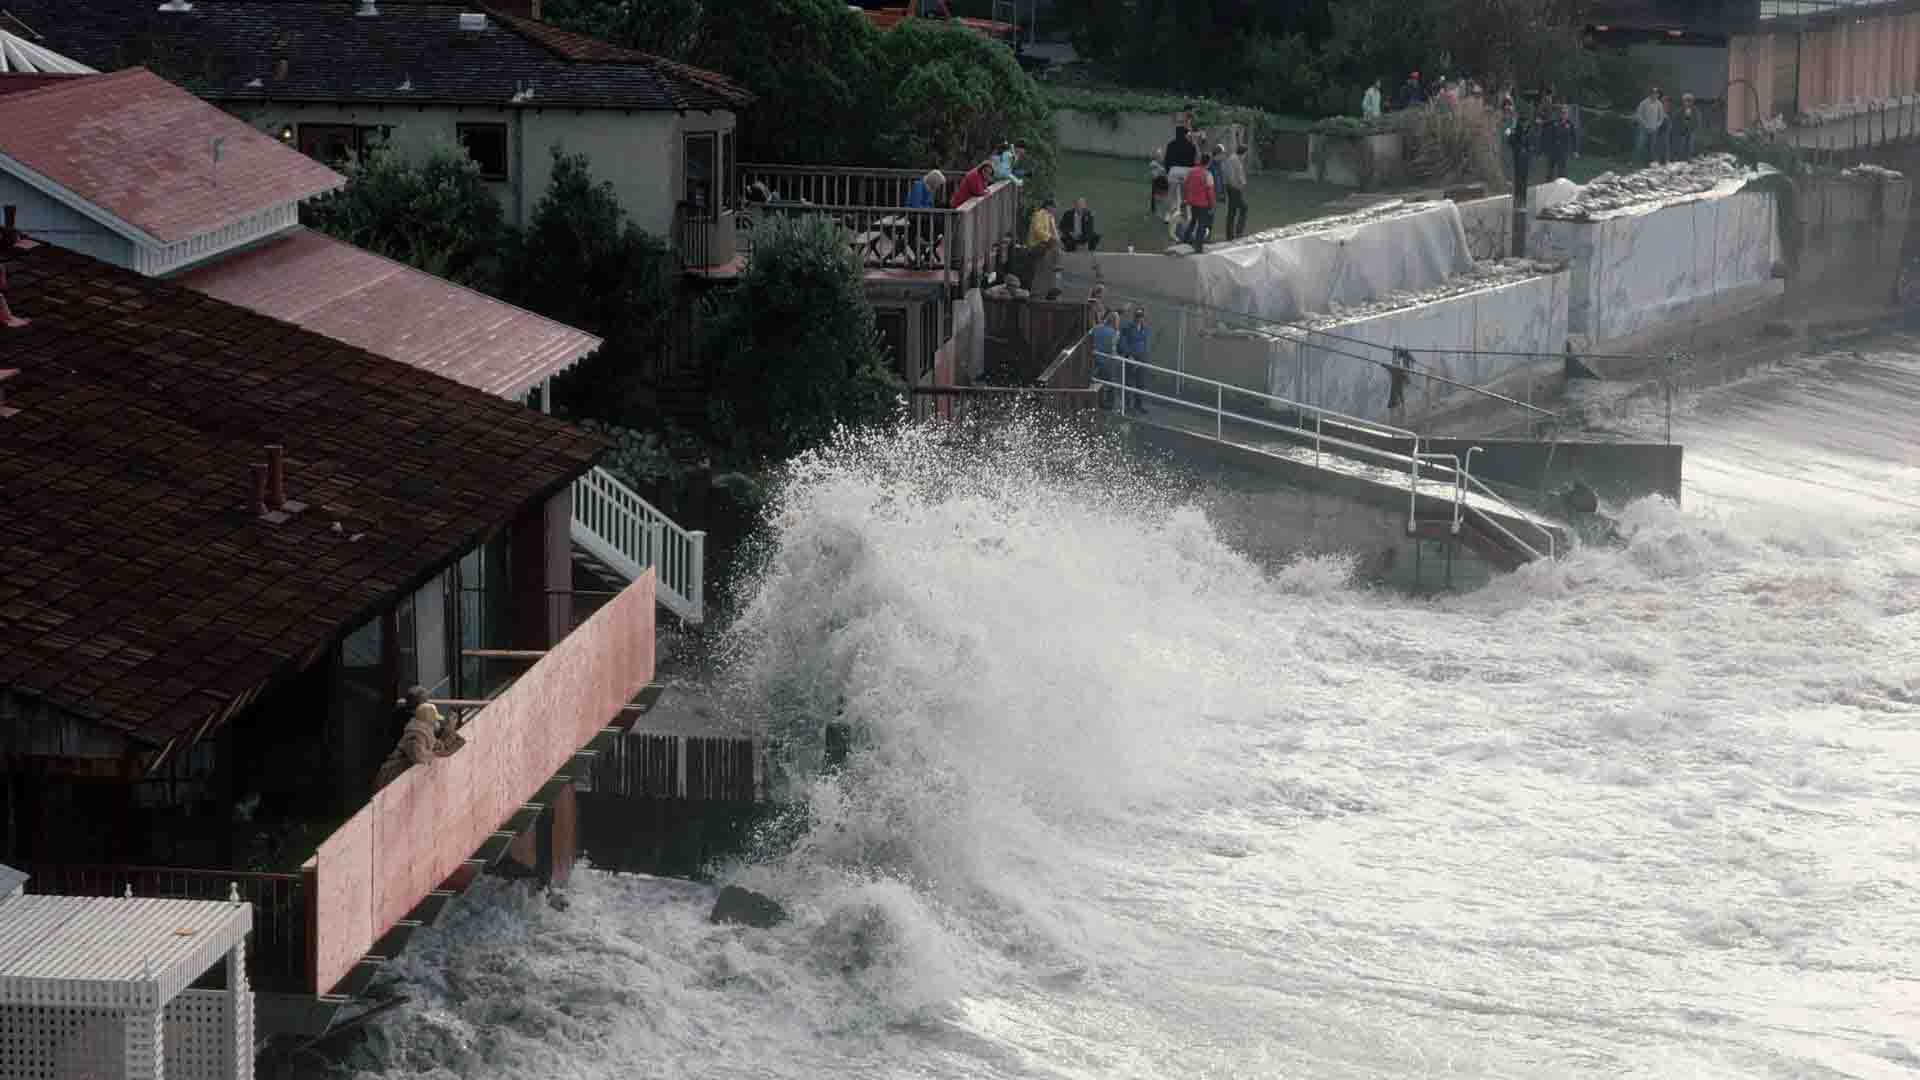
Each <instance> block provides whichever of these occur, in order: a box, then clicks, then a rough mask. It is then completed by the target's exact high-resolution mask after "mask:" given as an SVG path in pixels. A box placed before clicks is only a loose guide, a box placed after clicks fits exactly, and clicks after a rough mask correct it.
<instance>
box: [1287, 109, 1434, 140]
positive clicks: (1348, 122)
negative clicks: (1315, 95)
mask: <svg viewBox="0 0 1920 1080" xmlns="http://www.w3.org/2000/svg"><path fill="white" fill-rule="evenodd" d="M1413 116H1414V113H1412V112H1411V111H1406V112H1390V113H1382V114H1381V115H1379V116H1373V117H1367V116H1329V117H1327V118H1326V119H1325V120H1320V121H1316V122H1315V123H1314V125H1313V126H1312V127H1310V128H1308V129H1307V130H1308V132H1310V133H1312V134H1314V135H1348V136H1355V137H1357V136H1361V135H1385V134H1387V133H1389V132H1394V131H1402V130H1404V129H1405V128H1406V127H1407V124H1408V122H1409V121H1410V120H1411V119H1412V118H1413Z"/></svg>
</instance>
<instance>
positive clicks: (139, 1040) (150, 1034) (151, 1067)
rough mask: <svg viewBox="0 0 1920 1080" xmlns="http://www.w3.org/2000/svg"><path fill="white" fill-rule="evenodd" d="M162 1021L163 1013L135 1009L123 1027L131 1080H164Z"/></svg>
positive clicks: (127, 1065)
mask: <svg viewBox="0 0 1920 1080" xmlns="http://www.w3.org/2000/svg"><path fill="white" fill-rule="evenodd" d="M163 1031H164V1029H163V1027H162V1017H161V1013H160V1010H159V1009H150V1010H149V1009H134V1010H132V1011H130V1012H128V1013H127V1014H126V1019H125V1021H124V1023H123V1024H122V1025H121V1032H122V1038H123V1045H124V1047H125V1053H126V1069H125V1071H124V1072H122V1073H121V1075H122V1076H125V1077H126V1078H127V1080H162V1078H163V1077H165V1076H166V1068H167V1066H166V1059H165V1057H164V1056H163V1053H162V1049H163V1047H162V1043H161V1041H160V1040H161V1037H162V1034H163Z"/></svg>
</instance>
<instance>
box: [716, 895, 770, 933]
mask: <svg viewBox="0 0 1920 1080" xmlns="http://www.w3.org/2000/svg"><path fill="white" fill-rule="evenodd" d="M786 918H787V911H786V909H785V908H783V907H781V906H780V902H779V901H777V900H775V899H773V898H772V897H769V896H762V895H760V894H759V893H757V892H754V891H753V890H752V889H743V888H741V887H740V886H738V885H729V886H727V887H726V888H724V889H721V890H720V895H719V896H718V897H716V898H715V899H714V901H713V913H712V914H711V915H708V916H707V921H708V922H711V923H737V924H739V925H742V926H753V927H758V928H760V929H762V930H764V929H766V928H767V927H769V926H777V925H779V924H780V923H782V922H784V921H786Z"/></svg>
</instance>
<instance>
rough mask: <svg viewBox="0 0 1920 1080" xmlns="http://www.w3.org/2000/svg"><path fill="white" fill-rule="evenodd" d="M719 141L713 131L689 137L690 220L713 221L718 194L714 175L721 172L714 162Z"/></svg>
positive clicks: (688, 192)
mask: <svg viewBox="0 0 1920 1080" xmlns="http://www.w3.org/2000/svg"><path fill="white" fill-rule="evenodd" d="M717 141H718V140H716V139H715V138H714V134H713V132H711V131H702V132H698V133H696V134H693V135H689V136H687V211H688V213H687V217H688V220H691V221H712V220H713V213H714V197H715V196H716V195H717V194H718V191H717V190H716V189H715V187H714V180H715V175H714V174H715V173H717V172H718V171H719V168H718V162H716V161H715V160H714V157H715V153H716V146H715V144H716V142H717Z"/></svg>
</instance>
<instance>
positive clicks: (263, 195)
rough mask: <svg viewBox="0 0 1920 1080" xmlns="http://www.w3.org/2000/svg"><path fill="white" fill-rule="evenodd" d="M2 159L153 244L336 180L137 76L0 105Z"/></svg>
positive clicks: (78, 84) (132, 72)
mask: <svg viewBox="0 0 1920 1080" xmlns="http://www.w3.org/2000/svg"><path fill="white" fill-rule="evenodd" d="M215 140H219V155H218V161H217V162H216V160H215V152H214V144H215ZM0 152H4V153H6V154H7V155H8V156H9V157H11V158H13V159H14V160H15V161H18V162H19V163H20V164H22V165H24V166H26V167H27V168H29V169H32V170H33V171H34V172H36V173H39V174H40V175H41V176H43V177H45V178H46V179H48V180H51V181H53V182H54V183H56V184H59V185H60V186H61V187H63V188H66V189H67V190H68V191H71V192H73V193H74V194H75V195H77V196H79V197H80V198H81V199H83V200H85V201H86V202H88V203H91V204H93V205H94V206H97V207H99V208H101V209H103V210H106V211H107V212H108V213H111V214H112V215H113V216H114V217H116V218H119V219H120V220H121V221H123V222H125V223H127V224H129V225H131V226H133V227H134V228H136V229H139V230H140V231H142V232H144V233H146V234H147V235H149V236H151V237H153V238H154V239H156V240H159V241H160V242H161V243H163V244H171V243H174V242H175V241H179V240H185V239H188V238H189V237H193V236H198V235H200V234H201V233H206V232H211V231H213V230H215V229H218V228H220V227H221V226H223V225H227V224H230V223H232V222H235V221H238V220H240V219H241V218H244V217H248V216H250V215H252V214H255V213H258V212H259V211H262V210H266V209H268V208H270V207H274V206H279V205H281V204H283V203H287V202H292V201H294V200H297V199H304V198H306V197H308V196H311V195H317V194H319V193H321V192H323V191H329V190H331V189H333V188H336V187H339V186H340V185H341V184H344V183H346V178H345V177H343V176H341V175H340V174H339V173H336V172H334V171H333V170H332V169H329V168H327V167H326V166H324V165H321V164H319V163H318V162H316V161H313V160H312V159H310V158H308V157H307V156H305V155H304V154H300V153H298V152H296V151H294V150H290V149H288V148H287V147H285V146H282V145H280V143H279V142H278V141H277V140H275V139H274V138H273V137H272V136H269V135H267V134H265V133H264V132H260V131H255V130H254V129H253V128H252V127H250V126H248V124H247V123H246V122H245V121H244V120H241V119H239V118H238V117H235V116H232V115H230V114H228V113H225V112H222V111H221V110H220V109H218V108H216V107H214V106H211V105H208V104H207V103H206V102H204V101H201V100H200V99H199V98H196V97H194V96H193V95H192V94H190V93H188V92H187V91H185V90H182V89H181V88H179V87H177V86H174V85H173V84H172V83H169V82H167V81H166V80H164V79H162V78H160V77H159V76H157V75H154V74H153V73H152V72H149V71H147V70H146V69H145V68H130V69H128V70H126V71H120V72H115V73H114V74H112V75H95V76H90V77H87V78H82V79H71V80H67V81H65V82H62V83H60V84H58V85H53V86H47V87H43V88H41V89H39V90H30V91H27V92H26V93H21V94H9V95H6V96H5V97H0Z"/></svg>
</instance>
